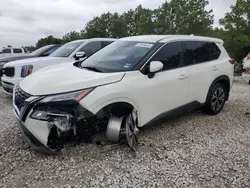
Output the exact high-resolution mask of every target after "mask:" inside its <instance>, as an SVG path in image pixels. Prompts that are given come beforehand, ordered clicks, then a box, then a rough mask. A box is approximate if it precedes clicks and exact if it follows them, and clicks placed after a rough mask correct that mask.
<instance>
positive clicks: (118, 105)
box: [95, 98, 139, 119]
mask: <svg viewBox="0 0 250 188" xmlns="http://www.w3.org/2000/svg"><path fill="white" fill-rule="evenodd" d="M133 109H136V111H137V112H138V119H139V110H138V107H137V105H136V103H135V102H134V101H132V100H130V99H127V98H124V99H113V100H111V101H108V102H106V103H104V104H102V105H100V106H99V107H98V108H96V109H95V114H96V115H97V116H104V115H105V114H107V113H112V114H113V115H115V116H117V117H121V116H123V115H128V114H129V113H130V112H132V110H133Z"/></svg>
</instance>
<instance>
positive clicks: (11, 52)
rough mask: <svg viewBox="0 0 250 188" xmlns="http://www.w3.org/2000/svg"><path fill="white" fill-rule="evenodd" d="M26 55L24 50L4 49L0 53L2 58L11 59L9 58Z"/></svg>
mask: <svg viewBox="0 0 250 188" xmlns="http://www.w3.org/2000/svg"><path fill="white" fill-rule="evenodd" d="M24 54H26V52H25V50H24V48H12V47H8V48H4V49H3V50H2V52H1V53H0V58H3V57H9V56H19V55H24Z"/></svg>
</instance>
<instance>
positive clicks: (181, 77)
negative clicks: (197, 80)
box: [179, 74, 188, 80]
mask: <svg viewBox="0 0 250 188" xmlns="http://www.w3.org/2000/svg"><path fill="white" fill-rule="evenodd" d="M186 78H188V76H187V75H185V74H182V75H181V76H180V77H179V80H184V79H186Z"/></svg>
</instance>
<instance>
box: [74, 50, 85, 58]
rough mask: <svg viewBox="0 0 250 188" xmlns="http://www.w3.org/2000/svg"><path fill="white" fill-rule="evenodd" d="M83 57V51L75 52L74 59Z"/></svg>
mask: <svg viewBox="0 0 250 188" xmlns="http://www.w3.org/2000/svg"><path fill="white" fill-rule="evenodd" d="M84 57H86V53H85V52H76V55H75V59H76V60H79V59H81V58H84Z"/></svg>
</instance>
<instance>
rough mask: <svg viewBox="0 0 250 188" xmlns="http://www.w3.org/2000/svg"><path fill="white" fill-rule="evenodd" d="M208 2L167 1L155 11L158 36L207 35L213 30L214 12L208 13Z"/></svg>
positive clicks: (201, 0)
mask: <svg viewBox="0 0 250 188" xmlns="http://www.w3.org/2000/svg"><path fill="white" fill-rule="evenodd" d="M207 5H208V1H206V0H172V1H170V2H168V1H166V2H165V3H163V5H162V6H161V7H160V8H159V9H157V10H155V14H156V29H157V33H158V34H169V33H173V34H196V35H201V34H202V35H207V34H208V33H209V32H210V31H211V30H212V24H213V15H212V10H209V11H207V10H206V9H205V8H206V6H207Z"/></svg>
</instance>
